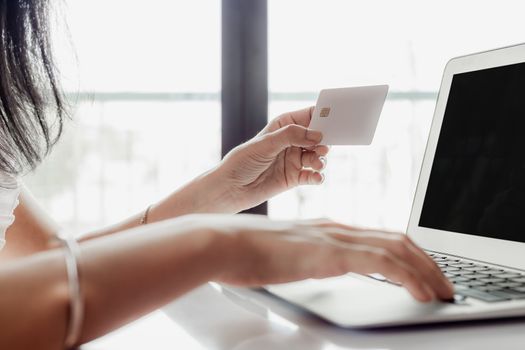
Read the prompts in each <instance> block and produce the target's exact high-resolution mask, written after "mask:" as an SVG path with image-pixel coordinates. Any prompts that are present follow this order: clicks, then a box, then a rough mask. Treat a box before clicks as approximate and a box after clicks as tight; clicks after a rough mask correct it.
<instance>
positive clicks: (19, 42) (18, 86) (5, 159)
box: [0, 0, 66, 175]
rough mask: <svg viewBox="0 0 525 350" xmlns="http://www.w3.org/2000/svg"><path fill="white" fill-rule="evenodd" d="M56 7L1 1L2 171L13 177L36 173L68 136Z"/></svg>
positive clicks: (27, 0) (42, 0)
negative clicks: (54, 39) (54, 33)
mask: <svg viewBox="0 0 525 350" xmlns="http://www.w3.org/2000/svg"><path fill="white" fill-rule="evenodd" d="M52 1H53V0H0V170H1V171H4V172H7V173H9V174H13V175H18V174H21V173H23V172H25V171H27V170H33V169H34V168H35V167H36V166H37V165H38V164H39V163H40V162H41V160H42V158H44V157H45V156H46V155H47V154H48V153H49V152H50V151H51V148H52V147H53V146H54V145H55V143H56V142H57V141H58V138H59V137H60V135H61V133H62V127H63V121H64V117H65V115H66V112H65V100H64V97H63V95H62V93H61V89H60V87H59V83H58V78H57V71H56V68H55V66H54V62H53V60H52V55H51V42H50V8H49V6H50V2H52ZM50 116H53V117H52V118H49V117H50Z"/></svg>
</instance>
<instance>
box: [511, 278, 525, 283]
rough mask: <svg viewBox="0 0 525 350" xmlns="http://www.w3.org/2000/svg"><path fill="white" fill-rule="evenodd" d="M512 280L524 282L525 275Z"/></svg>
mask: <svg viewBox="0 0 525 350" xmlns="http://www.w3.org/2000/svg"><path fill="white" fill-rule="evenodd" d="M512 282H520V283H525V277H518V278H512Z"/></svg>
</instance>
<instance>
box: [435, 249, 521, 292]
mask: <svg viewBox="0 0 525 350" xmlns="http://www.w3.org/2000/svg"><path fill="white" fill-rule="evenodd" d="M428 255H430V257H431V258H432V259H434V261H435V262H436V263H437V265H438V266H439V267H440V268H441V270H442V271H443V273H444V274H445V276H446V277H447V278H448V279H449V280H450V282H452V283H453V284H454V289H455V293H456V299H457V298H458V296H460V298H465V297H470V298H474V299H478V300H482V301H485V302H498V301H506V300H515V299H525V274H521V273H517V272H514V271H509V270H505V269H502V268H499V267H498V268H494V267H491V266H488V265H483V264H478V263H473V262H470V261H467V260H463V259H460V258H457V257H451V256H447V255H444V254H438V253H428Z"/></svg>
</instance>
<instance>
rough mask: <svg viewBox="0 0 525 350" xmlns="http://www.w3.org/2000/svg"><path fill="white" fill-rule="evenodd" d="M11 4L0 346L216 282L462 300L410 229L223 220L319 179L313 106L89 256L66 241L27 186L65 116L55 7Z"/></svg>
mask: <svg viewBox="0 0 525 350" xmlns="http://www.w3.org/2000/svg"><path fill="white" fill-rule="evenodd" d="M0 4H1V8H0V30H1V32H2V35H1V36H0V117H1V118H0V185H1V187H0V210H1V212H0V233H2V234H3V233H4V231H5V230H6V229H7V232H6V244H5V247H4V248H3V249H2V251H1V252H0V260H1V263H0V348H2V349H11V350H13V349H61V348H64V347H70V346H72V345H73V344H81V343H84V342H87V341H90V340H92V339H95V338H97V337H99V336H101V335H103V334H105V333H107V332H109V331H110V330H112V329H114V328H116V327H119V326H121V325H123V324H125V323H126V322H129V321H131V320H133V319H136V318H137V317H140V316H141V315H144V314H145V313H148V312H150V311H152V310H154V309H156V308H158V307H160V306H162V305H164V304H165V303H167V302H169V301H171V300H173V299H174V298H177V297H178V296H180V295H182V294H184V293H186V292H188V291H190V290H191V289H193V288H195V287H197V286H199V285H201V284H203V283H205V282H207V281H210V280H214V281H219V282H223V283H230V284H235V285H241V286H256V285H264V284H271V283H279V282H287V281H294V280H300V279H304V278H309V277H313V278H322V277H328V276H334V275H339V274H343V273H347V272H349V271H353V272H357V273H374V272H378V273H381V274H383V275H385V276H387V277H388V278H390V279H393V280H396V281H399V282H401V283H402V284H403V286H405V287H406V288H407V289H408V291H409V292H410V293H411V294H412V295H413V296H414V297H415V298H416V299H418V300H420V301H423V302H426V301H430V300H432V299H435V298H444V299H445V298H450V297H451V296H452V287H451V285H450V284H449V283H448V282H447V281H446V279H445V278H444V277H443V276H442V274H441V272H440V270H439V268H438V267H437V266H436V265H435V264H434V263H433V262H432V260H431V259H430V258H428V257H427V256H426V254H425V253H424V252H423V251H422V250H420V249H419V248H418V247H416V245H415V244H414V243H413V242H411V241H410V240H409V239H408V238H406V236H404V235H399V234H393V233H382V232H376V231H363V230H357V229H353V228H351V227H348V226H344V225H341V224H337V223H333V222H329V221H315V222H313V221H308V222H274V221H271V220H269V219H267V218H264V217H257V216H250V215H236V216H232V215H224V214H232V213H236V212H239V211H241V210H243V209H246V208H250V207H253V206H255V205H257V204H259V203H261V202H263V201H265V200H267V199H268V198H270V197H272V196H274V195H275V194H278V193H280V192H283V191H285V190H287V189H289V188H292V187H295V186H297V185H303V184H319V183H321V182H322V179H323V177H322V175H321V174H320V172H319V171H321V170H322V169H323V167H324V162H325V160H324V159H325V158H324V156H326V154H327V153H328V148H327V147H325V146H322V145H320V143H321V141H322V135H321V134H320V133H319V132H316V131H312V130H308V129H307V125H308V123H309V120H310V116H311V109H304V110H300V111H296V112H291V113H288V114H285V115H282V116H280V117H278V118H277V119H275V120H273V121H272V122H271V123H269V124H268V126H267V127H266V128H265V129H264V130H262V131H261V132H260V133H259V134H258V135H257V136H256V137H255V138H253V139H252V140H250V141H248V142H247V143H245V144H243V145H241V146H239V147H237V148H236V149H234V150H233V151H231V152H230V153H229V154H228V155H227V156H226V157H225V158H224V159H223V161H222V162H221V163H220V164H219V165H218V166H217V167H216V168H214V169H212V170H210V171H209V172H207V173H205V174H203V175H202V176H200V177H198V178H196V179H195V180H193V181H192V182H191V183H189V184H187V185H185V186H184V187H182V188H181V189H179V190H178V191H176V192H174V193H172V194H170V195H169V196H168V197H166V198H165V199H164V200H162V201H161V202H159V203H155V204H153V205H152V206H150V207H148V208H147V209H145V210H144V211H143V212H142V213H140V214H138V215H135V216H132V217H130V218H129V219H128V220H126V221H124V222H122V223H120V224H117V225H115V226H113V227H109V228H105V229H102V230H100V231H98V232H96V233H92V234H89V235H87V236H85V237H84V238H83V239H82V240H81V242H80V244H79V247H78V248H79V249H78V250H79V251H78V252H77V251H75V249H74V247H73V245H72V243H71V242H66V244H61V243H59V242H61V241H59V240H57V239H55V238H56V236H57V233H58V231H59V227H57V225H56V224H55V223H54V222H53V221H52V220H51V219H50V218H49V217H48V216H46V214H45V213H44V212H43V211H42V210H41V209H40V208H39V207H38V205H37V204H36V202H35V201H34V199H32V197H31V195H30V194H29V192H28V191H27V190H26V189H25V188H23V186H21V185H20V183H19V181H17V177H18V176H20V175H21V174H23V173H24V172H26V171H29V170H32V169H34V168H35V167H36V166H37V165H38V164H39V163H40V161H41V160H42V159H43V158H44V156H45V155H46V154H48V153H49V151H50V150H51V148H52V146H53V145H54V144H55V143H56V141H57V140H58V138H59V137H60V134H61V131H62V125H63V119H64V115H65V113H64V102H63V99H62V96H61V94H60V89H59V86H58V83H57V80H56V78H55V70H54V66H53V62H52V59H51V52H50V46H49V38H48V33H49V30H48V24H47V22H48V3H47V1H44V0H40V1H37V0H19V1H12V0H1V1H0ZM46 115H54V118H47V117H46ZM18 195H19V196H18ZM17 197H18V201H19V204H18V206H16V204H17ZM14 207H16V210H15V211H14V217H13V215H12V211H13V208H14ZM15 218H16V219H15ZM0 237H1V236H0ZM77 273H79V275H77ZM76 288H80V289H79V290H77V289H76ZM80 291H81V293H80Z"/></svg>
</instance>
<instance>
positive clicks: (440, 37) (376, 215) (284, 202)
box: [268, 0, 525, 230]
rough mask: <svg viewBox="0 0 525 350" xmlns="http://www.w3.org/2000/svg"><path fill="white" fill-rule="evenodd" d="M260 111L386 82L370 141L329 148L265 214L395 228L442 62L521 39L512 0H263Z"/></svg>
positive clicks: (519, 7) (415, 170)
mask: <svg viewBox="0 0 525 350" xmlns="http://www.w3.org/2000/svg"><path fill="white" fill-rule="evenodd" d="M268 4H269V8H268V21H269V24H268V28H269V35H268V40H269V88H270V104H269V115H270V117H275V116H277V115H278V114H280V113H283V112H285V111H288V110H293V109H296V108H302V107H305V106H308V105H312V104H315V98H316V96H317V92H318V91H319V90H320V89H322V88H326V87H344V86H356V85H367V84H376V83H378V84H384V83H388V84H389V85H390V93H389V96H388V99H387V102H386V103H385V107H384V110H383V114H382V116H381V120H380V123H379V125H378V129H377V132H376V136H375V139H374V142H373V144H372V146H370V147H334V148H333V149H332V152H331V156H330V158H329V164H328V168H327V171H326V174H327V178H326V181H325V184H324V185H323V186H320V187H303V188H298V189H296V190H294V191H292V192H289V193H286V194H283V195H281V196H279V197H277V198H275V199H274V200H272V201H270V205H269V213H270V216H271V217H274V218H309V217H331V218H334V219H337V220H339V221H342V222H346V223H350V224H355V225H363V226H373V227H382V228H388V229H393V230H405V229H406V225H407V223H408V217H409V214H410V207H411V204H412V198H413V195H414V191H415V186H416V182H417V179H418V175H419V169H420V165H421V161H422V157H423V153H424V148H425V144H426V140H427V136H428V132H429V128H430V122H431V119H432V116H433V111H434V103H435V98H436V96H437V91H438V90H439V85H440V79H441V74H442V72H443V68H444V66H445V64H446V62H447V61H448V60H449V59H450V58H452V57H454V56H458V55H463V54H468V53H472V52H477V51H482V50H487V49H491V48H495V47H500V46H505V45H509V44H516V43H519V42H521V41H523V36H522V33H523V30H524V29H525V24H524V23H523V21H522V19H521V14H522V13H523V10H524V9H525V5H524V4H523V3H522V2H520V1H500V2H498V5H497V6H494V4H493V3H490V2H479V1H473V0H468V1H459V2H458V1H451V0H446V1H434V2H428V1H415V0H400V1H388V0H373V1H357V0H353V1H348V0H289V1H277V0H269V3H268Z"/></svg>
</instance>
